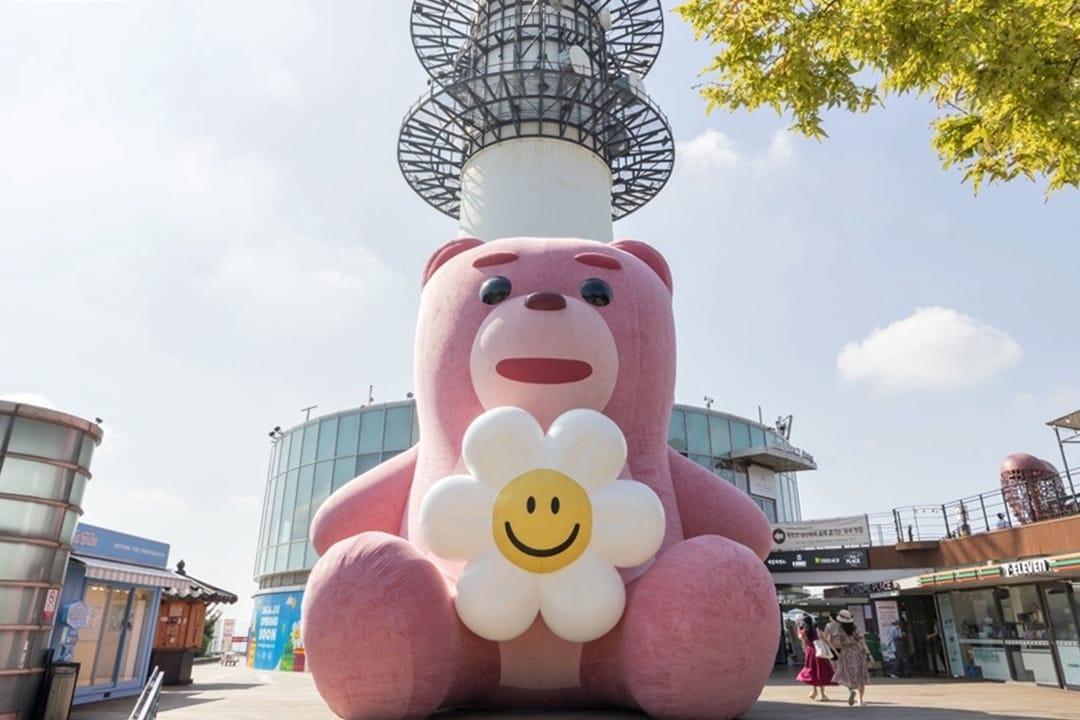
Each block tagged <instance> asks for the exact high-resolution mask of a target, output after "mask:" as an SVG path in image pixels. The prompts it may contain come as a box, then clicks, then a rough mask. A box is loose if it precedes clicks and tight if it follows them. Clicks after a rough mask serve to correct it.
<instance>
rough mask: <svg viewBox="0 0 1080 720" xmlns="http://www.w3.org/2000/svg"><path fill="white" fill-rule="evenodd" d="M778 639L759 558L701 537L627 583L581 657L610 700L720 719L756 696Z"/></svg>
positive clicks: (673, 719) (676, 718)
mask: <svg viewBox="0 0 1080 720" xmlns="http://www.w3.org/2000/svg"><path fill="white" fill-rule="evenodd" d="M779 637H780V608H779V605H778V603H777V600H776V591H775V589H774V587H773V584H772V578H771V577H770V576H769V572H768V570H766V569H765V566H764V564H763V563H762V562H761V560H759V559H758V557H757V556H756V555H755V554H754V553H753V552H752V551H751V550H750V549H749V548H747V547H745V546H743V545H740V544H739V543H736V542H733V541H731V540H728V539H727V538H722V537H720V536H717V535H703V536H700V537H696V538H693V539H691V540H686V541H684V542H681V543H679V544H677V545H673V546H672V547H670V548H668V549H667V550H666V551H664V552H663V554H662V555H660V557H658V558H657V560H656V562H655V563H654V564H653V566H652V567H650V568H649V570H648V571H647V572H646V573H645V574H644V575H642V576H641V577H640V578H638V579H637V580H636V581H634V582H633V583H631V584H630V586H629V587H628V588H627V605H626V612H625V614H624V615H623V619H622V621H621V622H620V623H619V625H618V627H616V629H615V630H614V631H613V633H612V634H611V637H606V638H602V639H601V640H600V641H598V642H597V643H596V645H597V647H596V649H595V650H594V651H592V652H588V651H587V652H586V657H585V659H587V660H591V664H592V666H593V668H595V669H596V670H595V671H594V672H593V673H590V674H592V675H593V676H594V677H595V678H596V680H597V681H598V682H597V685H598V686H599V687H597V688H596V689H597V690H601V691H602V692H603V694H605V695H608V696H609V697H608V699H609V700H611V701H615V702H618V701H619V698H613V697H610V695H611V694H612V693H613V692H620V693H624V694H626V695H628V696H629V697H626V698H623V699H621V703H620V704H630V705H634V706H637V707H639V708H640V709H642V710H644V711H645V712H646V713H648V714H649V715H651V716H653V717H656V718H663V719H664V720H704V719H705V718H708V719H709V720H720V719H721V718H735V717H738V716H739V715H740V714H742V713H743V712H745V711H746V710H748V709H749V708H750V707H751V706H752V705H753V704H754V702H755V701H756V700H757V697H758V695H759V694H760V692H761V689H762V687H764V685H765V682H766V681H767V680H768V678H769V674H770V672H771V671H772V668H773V662H774V660H775V658H776V649H777V643H778V642H779ZM602 655H607V660H608V662H607V663H606V664H605V663H603V662H602ZM583 669H587V668H583Z"/></svg>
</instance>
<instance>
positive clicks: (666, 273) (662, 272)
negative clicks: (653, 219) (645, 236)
mask: <svg viewBox="0 0 1080 720" xmlns="http://www.w3.org/2000/svg"><path fill="white" fill-rule="evenodd" d="M611 246H612V247H615V248H618V249H619V250H622V251H623V252H628V253H630V254H631V255H633V256H634V257H636V258H637V259H638V260H641V261H642V262H643V263H645V264H646V265H648V266H649V267H651V268H652V270H653V272H654V273H656V274H657V275H659V276H660V279H661V280H662V281H663V283H664V284H665V285H667V289H668V290H670V291H671V292H672V293H674V292H675V285H674V283H673V282H672V281H671V268H669V267H668V264H667V260H665V259H664V256H663V255H661V254H660V251H659V250H657V249H656V248H654V247H653V246H652V245H646V244H645V243H643V242H641V241H639V240H619V241H617V242H613V243H612V244H611Z"/></svg>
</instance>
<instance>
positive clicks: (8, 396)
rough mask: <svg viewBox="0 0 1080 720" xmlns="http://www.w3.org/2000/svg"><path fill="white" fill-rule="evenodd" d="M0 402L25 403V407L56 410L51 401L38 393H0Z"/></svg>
mask: <svg viewBox="0 0 1080 720" xmlns="http://www.w3.org/2000/svg"><path fill="white" fill-rule="evenodd" d="M0 400H4V401H6V402H10V403H20V404H21V403H25V404H27V405H37V406H38V407H42V408H46V409H48V410H56V409H57V408H56V405H55V404H53V401H52V400H50V399H49V398H47V397H45V396H44V395H40V394H38V393H28V392H15V393H0Z"/></svg>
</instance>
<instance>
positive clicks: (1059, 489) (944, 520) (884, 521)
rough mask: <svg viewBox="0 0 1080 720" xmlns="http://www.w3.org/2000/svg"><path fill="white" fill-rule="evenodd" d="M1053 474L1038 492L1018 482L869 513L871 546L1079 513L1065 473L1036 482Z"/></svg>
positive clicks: (935, 538)
mask: <svg viewBox="0 0 1080 720" xmlns="http://www.w3.org/2000/svg"><path fill="white" fill-rule="evenodd" d="M1072 472H1073V473H1074V474H1075V473H1076V470H1073V471H1072ZM1055 478H1056V479H1058V480H1060V482H1044V483H1043V484H1042V485H1041V492H1039V493H1033V492H1031V488H1032V485H1031V483H1030V482H1025V481H1018V482H1014V483H1008V484H1004V485H1002V486H1001V487H1000V488H998V489H996V490H991V491H989V492H984V493H980V494H979V495H972V496H969V497H963V498H959V499H957V500H951V501H948V502H944V503H941V504H940V505H908V506H906V507H899V508H894V509H893V510H892V511H891V512H882V513H871V514H868V515H867V520H868V522H869V524H870V541H871V544H873V545H896V544H898V543H916V542H934V541H938V540H948V539H951V538H959V537H967V536H969V535H974V534H977V533H985V532H990V531H992V530H1000V529H1006V528H1013V527H1019V526H1021V525H1029V524H1031V523H1033V522H1040V521H1043V520H1053V519H1056V518H1062V517H1068V516H1071V515H1080V493H1077V492H1076V491H1075V489H1074V488H1072V487H1070V484H1069V481H1068V476H1067V474H1066V473H1059V474H1054V473H1048V474H1047V475H1044V476H1042V477H1041V478H1039V480H1043V481H1046V480H1048V479H1049V480H1054V479H1055ZM1010 499H1011V502H1010ZM999 513H1000V514H1001V515H1002V516H1003V517H1001V518H999V517H998V514H999Z"/></svg>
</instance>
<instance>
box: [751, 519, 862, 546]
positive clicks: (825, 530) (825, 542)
mask: <svg viewBox="0 0 1080 720" xmlns="http://www.w3.org/2000/svg"><path fill="white" fill-rule="evenodd" d="M772 529H773V533H772V540H773V547H772V549H773V550H774V551H775V550H812V549H814V548H830V547H833V548H834V547H864V546H867V545H869V544H870V526H869V525H868V524H867V522H866V516H865V515H853V516H851V517H840V518H831V519H828V520H813V521H811V522H801V523H777V524H774V525H773V526H772Z"/></svg>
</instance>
